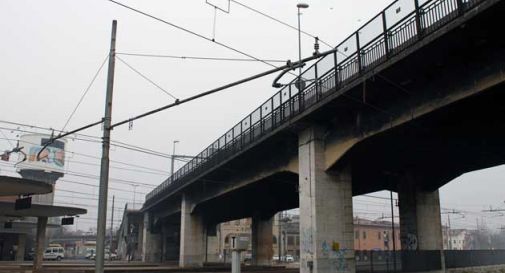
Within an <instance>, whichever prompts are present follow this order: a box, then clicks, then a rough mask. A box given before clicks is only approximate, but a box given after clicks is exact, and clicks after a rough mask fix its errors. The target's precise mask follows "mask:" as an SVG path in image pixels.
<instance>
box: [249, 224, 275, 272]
mask: <svg viewBox="0 0 505 273" xmlns="http://www.w3.org/2000/svg"><path fill="white" fill-rule="evenodd" d="M251 237H252V238H251V239H252V240H251V241H252V263H253V265H271V264H272V257H273V252H274V251H273V216H270V217H267V219H264V218H262V217H261V216H260V215H255V216H253V218H252V225H251Z"/></svg>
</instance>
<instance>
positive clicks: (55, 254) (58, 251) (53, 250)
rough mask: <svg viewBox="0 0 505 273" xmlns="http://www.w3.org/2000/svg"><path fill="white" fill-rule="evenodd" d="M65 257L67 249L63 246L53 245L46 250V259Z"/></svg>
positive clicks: (44, 256) (58, 259)
mask: <svg viewBox="0 0 505 273" xmlns="http://www.w3.org/2000/svg"><path fill="white" fill-rule="evenodd" d="M63 258H65V250H64V249H63V247H61V246H51V247H48V248H46V251H44V255H43V259H44V260H56V261H61V260H62V259H63Z"/></svg>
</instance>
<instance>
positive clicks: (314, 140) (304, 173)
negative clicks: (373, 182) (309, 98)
mask: <svg viewBox="0 0 505 273" xmlns="http://www.w3.org/2000/svg"><path fill="white" fill-rule="evenodd" d="M298 147H299V148H298V153H299V156H298V158H299V199H300V256H301V257H300V272H301V273H329V272H332V273H334V272H349V273H354V272H355V271H356V264H355V259H354V226H353V212H352V175H351V168H350V167H349V166H344V167H341V168H339V169H338V170H337V171H332V172H327V171H326V170H325V163H324V162H325V157H324V141H323V130H322V129H321V128H317V127H312V128H308V129H306V130H304V131H303V132H301V133H300V134H299V146H298Z"/></svg>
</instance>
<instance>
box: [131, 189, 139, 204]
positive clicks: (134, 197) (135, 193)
mask: <svg viewBox="0 0 505 273" xmlns="http://www.w3.org/2000/svg"><path fill="white" fill-rule="evenodd" d="M138 186H139V185H135V184H134V185H132V187H133V209H135V202H136V196H137V187H138Z"/></svg>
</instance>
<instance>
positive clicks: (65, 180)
mask: <svg viewBox="0 0 505 273" xmlns="http://www.w3.org/2000/svg"><path fill="white" fill-rule="evenodd" d="M0 165H3V166H7V167H14V165H13V164H9V163H4V162H0ZM2 171H4V172H9V173H13V174H18V175H19V173H17V172H15V171H12V170H5V169H4V170H2ZM66 174H69V173H66ZM70 175H73V176H78V177H83V178H90V179H96V178H91V177H86V176H87V175H76V174H70ZM97 177H98V176H97ZM111 180H112V179H111ZM114 180H117V179H114ZM120 180H121V179H120ZM58 181H63V182H69V183H74V184H80V185H85V186H92V187H98V185H95V184H89V183H84V182H78V181H73V180H68V179H63V178H60V179H58ZM111 183H119V184H123V185H130V186H141V185H136V184H134V183H128V182H113V181H111ZM146 185H149V184H146ZM142 187H144V186H142ZM146 187H147V186H146ZM149 187H153V185H150V186H149ZM109 189H114V190H119V191H123V192H129V193H134V192H133V191H128V190H124V189H120V188H113V187H109ZM135 193H140V194H147V193H146V192H137V191H135Z"/></svg>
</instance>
